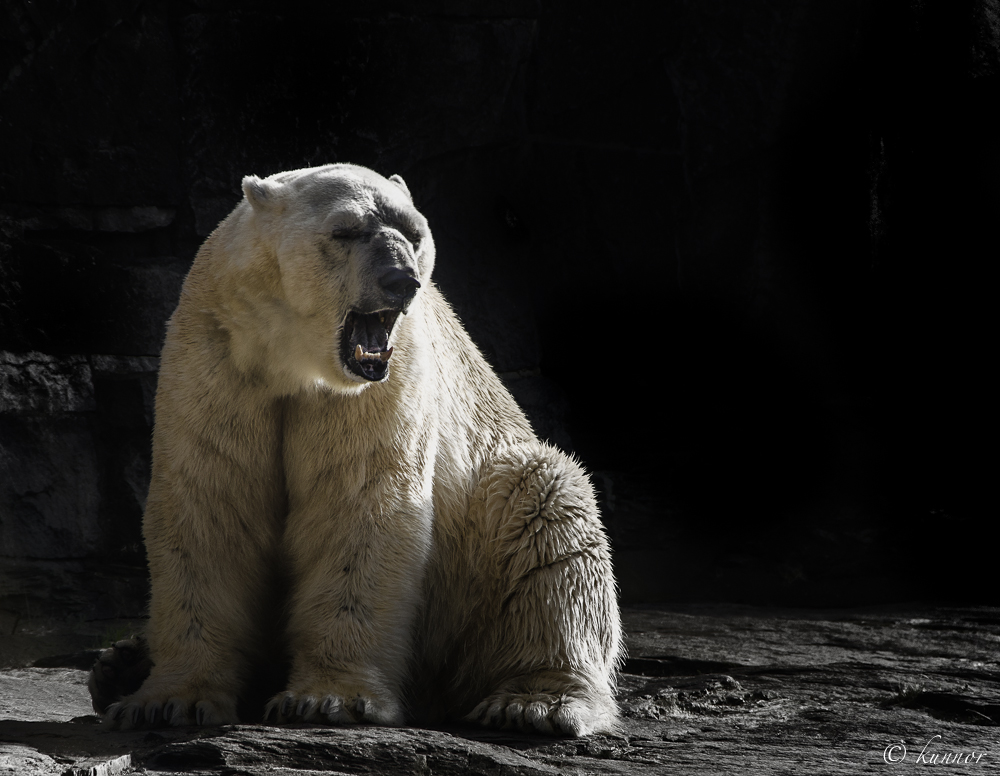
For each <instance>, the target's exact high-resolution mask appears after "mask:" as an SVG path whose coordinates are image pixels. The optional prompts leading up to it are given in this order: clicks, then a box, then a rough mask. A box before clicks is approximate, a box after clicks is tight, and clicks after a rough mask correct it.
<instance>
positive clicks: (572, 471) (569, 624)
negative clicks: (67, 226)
mask: <svg viewBox="0 0 1000 776" xmlns="http://www.w3.org/2000/svg"><path fill="white" fill-rule="evenodd" d="M244 192H245V194H246V199H245V200H244V201H243V202H242V203H241V204H240V205H239V206H237V208H236V209H235V210H234V211H233V213H232V214H231V215H230V216H229V217H228V218H227V219H226V220H225V221H223V222H222V224H221V225H220V226H219V227H218V229H216V231H215V232H214V233H213V234H212V235H211V237H209V239H208V240H207V241H206V243H205V245H204V246H203V247H202V249H201V251H200V252H199V254H198V257H197V259H196V260H195V263H194V266H193V267H192V269H191V272H190V274H189V275H188V278H187V280H186V282H185V284H184V289H183V292H182V295H181V300H180V304H179V306H178V308H177V311H176V312H175V313H174V315H173V317H172V318H171V321H170V325H169V328H168V332H167V339H166V344H165V347H164V350H163V357H162V364H161V370H160V381H159V389H158V393H157V404H156V428H155V434H154V444H153V476H152V483H151V486H150V495H149V502H148V506H147V511H146V516H145V522H144V530H145V537H146V546H147V551H148V556H149V564H150V570H151V574H152V600H151V609H150V614H151V618H150V624H149V633H148V637H149V643H150V648H151V651H152V658H153V661H154V663H155V667H154V668H153V671H152V673H151V675H150V677H149V678H148V680H147V681H146V682H145V684H144V685H143V686H142V688H141V689H140V690H139V691H138V692H137V693H136V694H135V695H133V696H131V697H130V698H127V699H125V706H126V708H127V709H129V710H130V711H129V713H126V714H125V715H124V717H125V718H126V719H129V718H141V717H142V716H143V715H145V716H146V717H147V718H150V719H153V718H155V717H156V716H157V715H158V714H160V713H164V715H165V716H166V717H167V718H168V721H170V722H173V723H184V722H190V721H197V722H200V723H204V724H213V723H222V722H232V721H235V720H236V703H237V697H238V696H240V694H241V693H243V692H244V691H245V689H246V687H247V686H249V685H252V684H253V682H254V680H255V675H254V673H253V672H254V670H255V668H254V666H255V665H257V664H259V663H260V662H261V661H265V662H266V661H271V660H278V659H279V657H278V656H276V653H275V651H274V649H273V647H275V646H276V647H277V651H278V652H282V651H283V652H285V653H286V654H287V655H288V656H289V657H290V660H291V673H290V677H289V679H288V685H287V689H286V690H285V691H284V692H282V693H279V695H278V696H276V697H275V698H274V699H273V701H272V703H271V704H270V706H269V711H270V712H271V713H272V716H274V717H276V718H277V719H278V720H279V721H289V720H292V721H294V720H297V719H302V720H306V721H327V722H335V723H336V722H355V721H371V722H378V723H384V724H401V723H403V722H404V720H405V719H407V718H410V719H423V718H434V717H436V716H440V715H451V716H459V717H468V718H470V719H474V720H478V721H480V722H482V723H483V724H492V725H501V726H515V727H519V728H524V729H534V730H539V731H541V732H552V733H564V734H571V735H583V734H587V733H590V732H594V731H610V730H612V729H613V728H614V726H615V722H616V719H617V709H616V706H615V703H614V700H613V693H614V677H615V672H616V669H617V664H618V661H619V660H620V653H621V628H620V623H619V615H618V608H617V603H616V598H615V584H614V579H613V576H612V571H611V562H610V556H609V551H608V545H607V541H606V539H605V536H604V532H603V529H602V527H601V524H600V520H599V518H598V513H597V508H596V504H595V501H594V496H593V491H592V488H591V485H590V482H589V480H588V478H587V476H586V474H585V473H584V472H583V471H582V469H581V468H580V467H579V466H578V465H577V464H576V463H574V462H573V461H572V460H570V459H569V458H568V457H567V456H565V455H564V454H563V453H561V452H559V451H558V450H556V449H554V448H552V447H551V446H549V445H546V444H543V443H541V442H539V441H538V440H537V439H536V438H535V436H534V434H533V433H532V431H531V429H530V427H529V425H528V423H527V421H526V419H525V418H524V415H523V414H522V412H521V411H520V409H519V408H518V407H517V405H516V404H515V402H514V401H513V399H512V398H511V397H510V395H509V394H508V393H507V391H506V390H505V389H504V388H503V386H502V384H501V383H500V381H499V380H498V379H497V377H496V376H495V375H494V374H493V373H492V371H491V370H490V369H489V367H488V366H487V364H486V363H485V361H484V360H483V358H482V356H481V355H480V354H479V352H478V351H477V350H476V348H475V346H474V345H473V344H472V342H471V340H470V339H469V337H468V335H467V334H466V332H465V331H464V329H463V328H462V326H461V324H460V323H459V322H458V320H457V319H456V317H455V315H454V314H453V313H452V311H451V309H450V308H449V307H448V305H447V303H446V302H445V301H444V299H443V298H442V296H441V295H440V293H439V292H438V290H437V288H436V287H435V286H434V284H433V282H432V281H431V279H430V275H431V270H432V269H433V262H434V245H433V241H432V239H431V236H430V232H429V230H428V228H427V225H426V221H425V220H424V219H423V216H421V215H420V214H419V213H417V211H416V210H414V208H413V205H412V202H411V200H410V195H409V191H408V190H407V189H406V185H405V183H403V181H402V179H401V178H398V176H393V178H392V179H390V180H386V179H384V178H381V177H380V176H378V175H376V174H375V173H373V172H371V171H369V170H366V169H364V168H360V167H354V166H350V165H329V166H326V167H319V168H313V169H307V170H297V171H294V172H289V173H281V174H279V175H276V176H272V177H270V178H268V179H266V180H260V179H258V178H254V177H248V178H247V179H245V181H244ZM379 203H381V204H382V205H385V204H386V203H389V204H390V205H391V206H392V207H394V208H397V209H398V210H399V212H405V213H406V214H407V216H408V217H409V218H410V219H411V220H412V223H414V224H416V225H417V226H418V228H419V231H420V238H419V241H418V242H416V244H414V242H415V241H414V240H410V239H408V238H407V239H406V240H404V239H403V238H401V237H400V236H399V233H398V230H397V231H392V230H391V229H390V228H389V227H385V225H381V226H380V225H379V224H377V223H376V222H373V221H372V220H371V219H372V213H373V211H374V209H375V207H376V205H377V204H379ZM352 224H353V225H355V226H357V225H358V224H361V225H365V224H367V225H368V226H369V227H371V228H372V229H374V230H375V232H376V235H375V239H372V240H371V241H369V242H362V241H352V240H341V239H336V238H331V236H330V235H331V233H332V232H335V231H336V230H338V229H343V228H346V227H347V226H350V225H352ZM372 224H375V225H374V226H372ZM380 229H383V231H384V234H383V232H382V231H379V230H380ZM386 229H388V230H389V231H385V230H386ZM411 236H412V235H411ZM383 237H384V238H385V240H389V241H390V242H391V245H392V246H393V250H396V251H397V253H398V254H399V256H401V261H402V260H405V261H406V262H407V263H409V264H410V265H411V266H412V268H413V269H414V270H415V272H416V277H417V279H418V280H419V282H420V284H421V288H420V289H419V290H418V291H417V293H416V296H415V298H414V300H413V302H412V304H411V306H410V308H409V311H408V313H407V314H406V315H401V316H400V317H399V319H398V322H397V324H396V327H395V329H394V331H393V333H392V337H391V341H390V344H391V345H392V346H393V355H392V357H391V359H390V361H389V368H390V371H389V375H388V377H387V378H386V379H385V380H384V381H382V382H379V383H369V382H366V381H364V380H362V379H361V378H359V377H357V376H356V375H354V374H353V373H351V372H349V371H346V370H345V368H344V366H343V364H342V363H341V361H340V357H339V338H340V331H341V326H342V322H343V320H344V317H345V315H346V314H347V312H348V311H349V310H350V309H351V308H352V307H355V308H357V307H358V306H361V305H363V304H365V303H366V302H365V300H366V299H368V297H369V296H370V295H371V294H372V293H373V290H374V288H375V280H374V278H375V275H376V269H377V268H376V267H374V266H373V263H374V262H375V258H374V257H375V254H374V253H373V251H374V248H373V247H372V246H373V245H375V244H377V243H378V241H379V240H382V239H383ZM383 242H384V241H383ZM286 590H287V592H285V591H286ZM282 611H283V612H285V616H284V618H282V617H281V616H280V615H279V614H278V613H280V612H282ZM166 712H169V713H166Z"/></svg>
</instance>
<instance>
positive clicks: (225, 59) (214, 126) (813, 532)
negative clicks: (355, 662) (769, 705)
mask: <svg viewBox="0 0 1000 776" xmlns="http://www.w3.org/2000/svg"><path fill="white" fill-rule="evenodd" d="M312 7H313V10H311V11H308V12H306V11H297V10H295V6H294V4H289V5H288V7H287V8H286V7H284V6H282V5H281V4H278V5H275V4H273V3H268V2H231V1H229V0H189V2H165V1H163V2H156V0H150V1H149V2H142V1H140V0H132V1H131V2H111V1H110V0H105V1H104V2H88V3H83V2H57V1H56V0H35V1H34V2H29V0H5V1H4V4H3V12H2V13H0V42H2V44H0V556H2V557H3V558H7V559H10V560H11V561H12V562H13V560H18V559H20V560H23V559H25V558H38V559H48V560H53V561H54V560H65V561H73V562H85V561H86V562H100V563H106V562H112V561H114V562H119V561H121V562H126V563H128V562H132V563H136V562H138V563H141V559H142V550H141V535H140V520H141V512H142V507H143V504H144V499H145V489H146V486H147V482H148V466H149V449H148V448H149V435H150V431H151V422H152V398H153V394H154V392H155V373H156V368H157V355H158V352H159V348H160V344H161V342H162V332H163V325H164V322H165V320H166V318H167V317H168V316H169V314H170V312H171V311H172V308H173V305H174V304H175V303H176V299H177V295H178V292H179V288H180V283H181V281H182V279H183V276H184V273H185V272H186V270H187V268H188V266H189V265H190V262H191V260H192V258H193V255H194V252H195V251H196V250H197V246H198V245H199V243H200V242H201V240H203V239H204V237H205V236H206V235H207V234H209V233H210V231H211V230H212V229H213V228H214V226H215V224H216V223H217V222H218V221H219V220H220V219H221V218H222V217H223V216H224V215H225V214H226V213H228V211H229V210H230V209H231V208H232V207H233V205H234V204H235V203H236V202H237V199H238V196H239V182H240V179H241V178H242V176H243V175H245V174H247V173H255V174H258V175H268V174H270V173H273V172H276V171H279V170H283V169H291V168H297V167H303V166H310V165H317V164H322V163H326V162H335V161H351V162H356V163H360V164H364V165H367V166H370V167H372V168H374V169H376V170H378V171H380V172H382V173H384V174H387V175H388V174H391V173H401V174H402V175H403V176H404V177H405V178H406V179H407V182H408V184H409V186H410V188H411V190H412V191H413V193H414V195H415V199H416V201H417V203H418V205H419V206H420V207H421V208H422V210H423V211H424V212H425V213H426V214H427V215H428V217H429V218H430V220H431V224H432V226H433V228H434V230H435V238H436V241H437V243H438V250H439V258H438V267H439V268H438V270H437V277H438V281H439V283H440V285H441V286H442V287H443V289H444V290H445V292H446V293H447V294H448V295H449V297H450V298H451V299H452V301H453V303H454V305H455V307H456V309H457V311H458V312H459V314H460V316H461V317H462V318H463V320H464V321H465V322H466V324H467V326H468V327H469V329H470V331H471V332H472V334H473V336H474V337H475V339H476V341H477V343H478V344H479V346H480V347H481V348H482V350H483V351H484V352H485V353H486V355H487V357H488V358H489V359H490V360H491V362H492V363H493V364H494V366H495V367H496V368H497V370H498V371H499V372H500V373H501V374H502V375H503V376H504V378H505V380H506V381H507V383H508V385H509V386H510V388H511V390H512V392H513V393H514V395H515V396H516V397H517V398H518V400H519V401H520V402H521V403H522V405H523V406H525V408H526V409H527V411H528V412H529V414H530V415H531V417H532V420H533V422H534V424H535V426H536V429H537V430H538V431H539V432H540V433H541V435H542V436H546V437H548V438H550V439H552V440H553V441H556V442H557V443H559V444H561V445H563V446H564V447H567V448H570V449H574V450H575V451H576V452H577V454H579V455H580V456H581V457H582V458H583V460H584V461H585V462H586V463H587V464H588V466H589V467H590V468H591V469H592V470H595V471H596V472H597V474H596V476H595V482H596V483H597V485H598V486H599V488H600V490H601V493H602V501H603V505H604V514H605V518H606V520H607V522H608V525H609V529H610V530H611V533H612V537H613V539H614V541H615V543H616V550H617V552H618V568H619V573H620V575H621V577H622V579H623V587H624V589H625V593H626V596H631V597H633V598H642V597H660V598H698V597H709V598H713V597H715V598H726V599H730V600H743V599H747V600H760V599H768V600H771V599H780V600H784V601H789V600H791V601H796V602H806V603H817V602H818V603H829V602H842V601H844V600H852V601H864V600H875V599H879V598H884V597H910V596H944V597H959V598H975V599H979V598H984V597H985V598H992V599H993V600H996V595H997V590H996V585H995V582H994V581H993V577H992V576H991V574H992V572H991V571H990V570H989V569H988V564H987V561H986V560H985V559H983V558H977V557H976V556H975V552H974V548H975V542H976V537H977V536H979V535H980V534H981V533H982V532H983V531H984V530H985V529H986V527H987V524H988V520H989V519H990V518H989V517H988V514H989V509H988V504H989V503H991V499H990V498H989V495H990V494H987V493H986V490H985V483H986V476H987V459H986V457H985V455H984V449H988V447H989V442H990V441H991V435H990V432H989V430H988V428H987V422H988V418H989V416H990V415H991V414H992V413H990V412H989V410H990V404H991V399H992V394H993V393H994V392H995V382H994V381H993V378H992V376H991V372H990V371H988V368H989V365H990V362H991V361H993V360H994V358H993V351H994V350H995V346H994V345H993V343H992V340H993V337H992V336H991V330H992V329H993V328H995V323H994V321H993V319H994V317H995V315H994V313H993V310H995V309H996V308H995V304H991V303H990V300H987V298H986V297H987V293H988V290H987V289H988V288H989V284H988V282H987V278H986V271H987V267H988V266H989V265H990V264H991V263H992V262H993V261H994V260H995V253H996V247H995V246H996V238H995V230H996V223H997V217H998V216H997V214H998V211H1000V185H998V181H1000V125H998V122H997V120H996V118H995V117H994V113H995V111H996V108H997V106H998V95H1000V89H998V84H1000V45H998V37H1000V5H998V3H997V0H975V1H971V0H970V1H965V0H922V2H903V0H881V1H880V2H876V3H871V2H862V1H861V0H850V1H849V2H841V3H825V2H820V1H818V0H816V1H812V0H798V1H793V0H750V1H748V2H728V3H727V2H722V0H698V1H697V2H695V1H691V2H684V1H683V0H673V1H672V2H665V3H661V4H658V5H657V6H656V7H655V8H654V6H652V5H650V4H643V3H628V2H626V3H616V4H604V5H602V6H600V7H596V8H588V6H587V5H586V4H580V3H573V2H565V1H563V0H552V2H548V1H542V0H538V1H536V0H488V1H487V2H477V3H464V2H458V1H457V0H425V1H423V2H420V1H417V2H410V3H407V2H402V1H400V2H373V3H357V4H344V3H325V4H313V6H312ZM970 545H971V546H970ZM944 548H951V549H952V550H953V551H957V552H959V554H960V555H961V553H962V552H963V551H965V552H967V553H968V554H967V555H963V556H962V557H956V556H952V555H948V553H947V552H942V550H943V549H944ZM939 557H940V559H939ZM0 587H2V586H0ZM17 592H18V591H16V590H15V591H14V592H13V593H10V590H9V589H2V590H0V594H2V595H7V594H8V593H9V594H10V595H14V594H16V593H17ZM3 605H4V604H3V603H2V602H0V606H3Z"/></svg>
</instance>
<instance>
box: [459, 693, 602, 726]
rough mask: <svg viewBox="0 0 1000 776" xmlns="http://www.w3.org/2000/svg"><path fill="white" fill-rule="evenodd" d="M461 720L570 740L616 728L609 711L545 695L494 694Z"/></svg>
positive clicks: (565, 698) (593, 705) (577, 699)
mask: <svg viewBox="0 0 1000 776" xmlns="http://www.w3.org/2000/svg"><path fill="white" fill-rule="evenodd" d="M465 719H466V721H468V722H473V723H477V724H480V725H483V726H484V727H494V728H505V729H515V730H520V731H522V732H524V733H543V734H545V735H550V736H572V737H579V736H587V735H590V734H591V733H610V732H613V731H614V730H615V729H616V725H617V719H616V715H615V713H614V712H613V711H611V710H608V709H604V708H601V707H600V706H599V705H595V704H592V703H590V702H588V701H585V700H582V699H580V698H574V697H572V696H568V695H560V696H557V695H552V694H549V693H505V692H500V693H496V694H494V695H491V696H490V697H488V698H487V699H486V700H484V701H483V702H482V703H480V704H479V705H478V706H476V708H475V709H473V710H472V712H471V713H470V714H468V715H467V716H466V718H465Z"/></svg>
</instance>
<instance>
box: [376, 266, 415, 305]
mask: <svg viewBox="0 0 1000 776" xmlns="http://www.w3.org/2000/svg"><path fill="white" fill-rule="evenodd" d="M413 275H414V272H413V270H412V269H411V268H410V267H405V268H403V269H399V268H398V267H392V268H390V269H388V270H386V271H385V272H383V273H382V274H381V275H380V276H379V279H378V284H379V285H380V286H381V287H382V290H383V291H385V292H386V294H387V295H388V296H389V297H391V298H392V300H393V302H394V303H395V304H397V305H399V308H400V309H401V310H402V311H403V312H404V313H405V312H406V310H407V308H408V307H409V306H410V302H411V301H412V300H413V297H414V295H415V294H416V293H417V289H418V288H420V281H419V280H417V279H416V278H415V277H414V276H413Z"/></svg>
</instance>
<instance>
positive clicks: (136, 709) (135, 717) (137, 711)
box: [130, 706, 142, 727]
mask: <svg viewBox="0 0 1000 776" xmlns="http://www.w3.org/2000/svg"><path fill="white" fill-rule="evenodd" d="M130 716H131V717H132V725H133V727H134V726H135V725H138V724H139V718H140V717H141V716H142V706H133V707H132V711H131V712H130Z"/></svg>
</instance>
